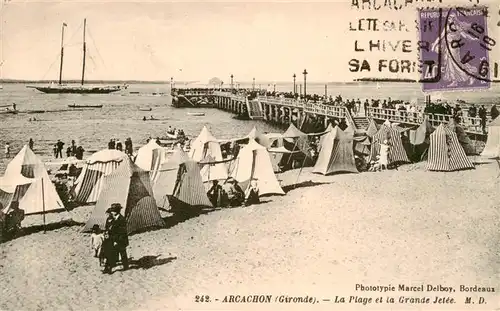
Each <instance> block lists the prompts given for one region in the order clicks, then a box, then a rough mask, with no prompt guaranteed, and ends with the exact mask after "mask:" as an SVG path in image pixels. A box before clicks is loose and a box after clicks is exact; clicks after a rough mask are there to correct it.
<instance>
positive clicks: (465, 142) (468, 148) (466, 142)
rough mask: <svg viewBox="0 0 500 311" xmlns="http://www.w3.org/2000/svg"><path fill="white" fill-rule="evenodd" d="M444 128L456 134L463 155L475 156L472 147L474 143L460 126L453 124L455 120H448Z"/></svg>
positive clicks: (474, 149) (474, 150)
mask: <svg viewBox="0 0 500 311" xmlns="http://www.w3.org/2000/svg"><path fill="white" fill-rule="evenodd" d="M446 126H447V127H449V128H450V130H452V131H453V132H455V134H457V138H458V142H459V143H460V145H461V146H462V148H464V151H465V154H476V147H475V146H474V143H473V142H472V140H471V139H470V138H469V135H467V133H466V132H465V130H464V128H463V127H462V126H461V125H460V124H458V123H457V122H455V120H453V119H450V122H448V124H447V125H446Z"/></svg>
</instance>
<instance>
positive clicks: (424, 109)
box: [231, 89, 500, 133]
mask: <svg viewBox="0 0 500 311" xmlns="http://www.w3.org/2000/svg"><path fill="white" fill-rule="evenodd" d="M231 92H232V93H233V94H238V95H242V96H247V98H248V99H249V100H252V99H254V98H256V97H258V96H265V97H274V98H278V99H293V100H302V101H308V102H312V103H318V104H323V105H327V106H343V107H346V108H347V110H348V111H349V112H350V113H351V115H352V116H361V115H363V114H364V116H368V111H369V110H370V108H378V109H379V110H375V111H374V112H373V115H372V116H376V117H377V116H378V117H382V118H383V117H384V116H391V115H397V116H398V117H399V118H400V119H401V120H402V121H409V122H417V120H418V118H417V115H421V114H430V115H442V116H443V120H445V121H449V119H450V118H453V119H454V120H455V122H457V123H460V124H463V125H466V126H473V127H476V126H479V127H480V128H481V130H482V132H483V133H486V123H487V120H488V116H489V117H490V118H491V119H495V118H496V117H497V116H498V115H499V114H500V112H499V110H498V108H497V107H496V105H495V104H493V105H492V106H491V107H490V109H489V111H488V110H487V108H486V107H485V105H480V106H476V105H475V104H468V103H466V102H465V101H463V100H457V102H456V103H455V104H454V105H450V103H448V102H444V101H441V100H437V101H435V102H430V101H428V102H426V103H425V105H418V104H417V103H411V102H409V101H403V100H394V99H391V98H390V97H389V98H387V99H373V98H372V99H365V100H364V101H361V100H360V99H359V98H357V99H344V98H343V97H342V96H341V95H337V96H336V97H333V96H331V95H330V96H326V95H323V96H321V95H318V94H306V95H304V94H299V93H293V92H277V91H269V90H247V89H238V90H237V89H232V90H231Z"/></svg>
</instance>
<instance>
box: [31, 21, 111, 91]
mask: <svg viewBox="0 0 500 311" xmlns="http://www.w3.org/2000/svg"><path fill="white" fill-rule="evenodd" d="M66 26H67V24H66V23H63V25H62V35H61V64H60V66H59V83H58V84H55V83H51V84H49V86H27V87H28V88H34V89H37V90H38V91H40V92H43V93H49V94H109V93H112V92H117V91H119V90H121V86H119V85H113V86H86V85H84V83H85V58H86V52H87V46H86V42H85V34H86V27H87V19H84V20H83V66H82V81H81V85H67V84H63V83H62V71H63V60H64V28H65V27H66Z"/></svg>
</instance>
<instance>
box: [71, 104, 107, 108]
mask: <svg viewBox="0 0 500 311" xmlns="http://www.w3.org/2000/svg"><path fill="white" fill-rule="evenodd" d="M68 107H69V108H102V105H75V104H73V105H68Z"/></svg>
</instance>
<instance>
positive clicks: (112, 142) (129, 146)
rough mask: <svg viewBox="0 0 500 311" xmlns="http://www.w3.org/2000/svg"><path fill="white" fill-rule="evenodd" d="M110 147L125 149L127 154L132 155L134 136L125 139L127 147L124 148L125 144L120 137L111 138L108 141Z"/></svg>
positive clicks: (119, 149)
mask: <svg viewBox="0 0 500 311" xmlns="http://www.w3.org/2000/svg"><path fill="white" fill-rule="evenodd" d="M108 149H116V150H118V151H123V152H125V154H127V155H129V156H131V155H132V154H133V153H134V146H133V145H132V138H130V137H127V139H125V149H124V148H123V144H122V142H121V141H120V140H119V139H116V138H111V139H110V140H109V142H108Z"/></svg>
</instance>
